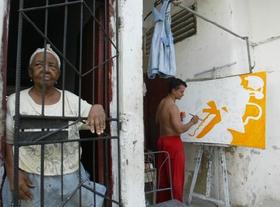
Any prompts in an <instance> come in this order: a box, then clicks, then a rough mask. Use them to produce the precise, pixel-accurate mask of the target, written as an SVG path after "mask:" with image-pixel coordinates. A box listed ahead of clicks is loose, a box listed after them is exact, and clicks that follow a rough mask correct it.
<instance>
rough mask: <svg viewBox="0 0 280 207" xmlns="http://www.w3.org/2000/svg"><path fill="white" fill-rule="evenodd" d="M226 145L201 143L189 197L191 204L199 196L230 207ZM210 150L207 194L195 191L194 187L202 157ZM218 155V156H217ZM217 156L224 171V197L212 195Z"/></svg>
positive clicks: (204, 199) (218, 204)
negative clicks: (214, 164) (214, 165)
mask: <svg viewBox="0 0 280 207" xmlns="http://www.w3.org/2000/svg"><path fill="white" fill-rule="evenodd" d="M225 147H227V146H216V145H215V146H214V145H210V144H209V145H208V144H200V145H199V149H198V151H197V154H196V164H195V169H194V174H193V178H192V182H191V187H190V193H189V197H188V204H189V205H190V204H191V202H192V199H193V198H198V199H200V200H203V201H208V202H211V203H214V204H216V205H217V206H224V207H230V202H229V189H228V174H227V167H226V157H225ZM206 150H207V151H209V156H208V170H207V178H206V192H205V194H201V193H195V192H194V188H195V185H196V181H197V177H198V172H199V169H200V166H201V159H202V156H203V153H204V152H205V151H206ZM215 155H216V156H215ZM215 158H217V159H218V165H219V167H220V168H221V172H222V177H221V178H222V182H223V199H220V198H213V197H211V184H212V182H213V170H212V169H213V161H214V160H215Z"/></svg>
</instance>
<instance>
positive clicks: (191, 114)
mask: <svg viewBox="0 0 280 207" xmlns="http://www.w3.org/2000/svg"><path fill="white" fill-rule="evenodd" d="M189 115H191V116H196V115H194V114H192V113H189ZM198 120H200V121H203V119H201V118H199V117H198Z"/></svg>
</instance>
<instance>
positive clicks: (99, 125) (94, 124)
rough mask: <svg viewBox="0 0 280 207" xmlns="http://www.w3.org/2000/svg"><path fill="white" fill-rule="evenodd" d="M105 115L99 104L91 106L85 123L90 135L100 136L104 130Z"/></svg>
mask: <svg viewBox="0 0 280 207" xmlns="http://www.w3.org/2000/svg"><path fill="white" fill-rule="evenodd" d="M105 121H106V115H105V112H104V109H103V106H102V105H100V104H95V105H92V107H91V109H90V112H89V114H88V119H87V121H86V123H87V125H88V126H89V128H90V131H91V132H92V133H94V132H96V133H97V134H98V135H100V134H102V133H103V132H104V130H105V128H106V122H105Z"/></svg>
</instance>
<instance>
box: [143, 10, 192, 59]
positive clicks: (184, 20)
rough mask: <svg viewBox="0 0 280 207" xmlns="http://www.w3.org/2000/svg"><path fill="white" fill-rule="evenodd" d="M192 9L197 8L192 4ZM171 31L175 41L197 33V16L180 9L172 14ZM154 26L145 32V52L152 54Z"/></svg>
mask: <svg viewBox="0 0 280 207" xmlns="http://www.w3.org/2000/svg"><path fill="white" fill-rule="evenodd" d="M192 9H195V7H194V6H192ZM171 20H172V22H171V31H172V33H173V39H174V43H177V42H180V41H183V40H184V39H186V38H188V37H191V36H193V35H194V34H196V17H195V16H194V15H193V14H192V13H190V12H189V11H187V10H184V9H182V10H179V11H178V12H176V13H175V14H173V15H172V16H171ZM153 31H154V27H152V28H150V29H148V31H147V32H146V34H145V54H146V55H147V56H148V55H149V54H150V46H151V41H152V37H153Z"/></svg>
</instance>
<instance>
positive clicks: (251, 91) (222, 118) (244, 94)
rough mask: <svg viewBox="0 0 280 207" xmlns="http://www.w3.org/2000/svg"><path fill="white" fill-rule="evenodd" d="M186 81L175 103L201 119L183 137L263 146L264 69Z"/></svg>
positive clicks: (217, 142)
mask: <svg viewBox="0 0 280 207" xmlns="http://www.w3.org/2000/svg"><path fill="white" fill-rule="evenodd" d="M187 84H188V87H187V89H186V91H185V96H183V98H182V99H181V100H180V101H178V103H177V104H178V106H179V108H180V110H181V111H184V112H186V114H187V115H188V114H189V113H190V114H196V115H198V116H199V117H200V119H201V120H200V121H199V122H198V123H197V124H196V125H195V126H193V127H192V128H191V129H190V130H189V131H187V132H186V133H184V134H182V140H183V141H185V142H198V143H209V144H222V145H235V146H245V147H255V148H265V116H266V72H256V73H250V74H243V75H239V76H232V77H227V78H220V79H214V80H207V81H193V82H189V83H187ZM189 116H190V117H186V119H185V120H186V121H187V120H189V119H190V118H191V115H189Z"/></svg>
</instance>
